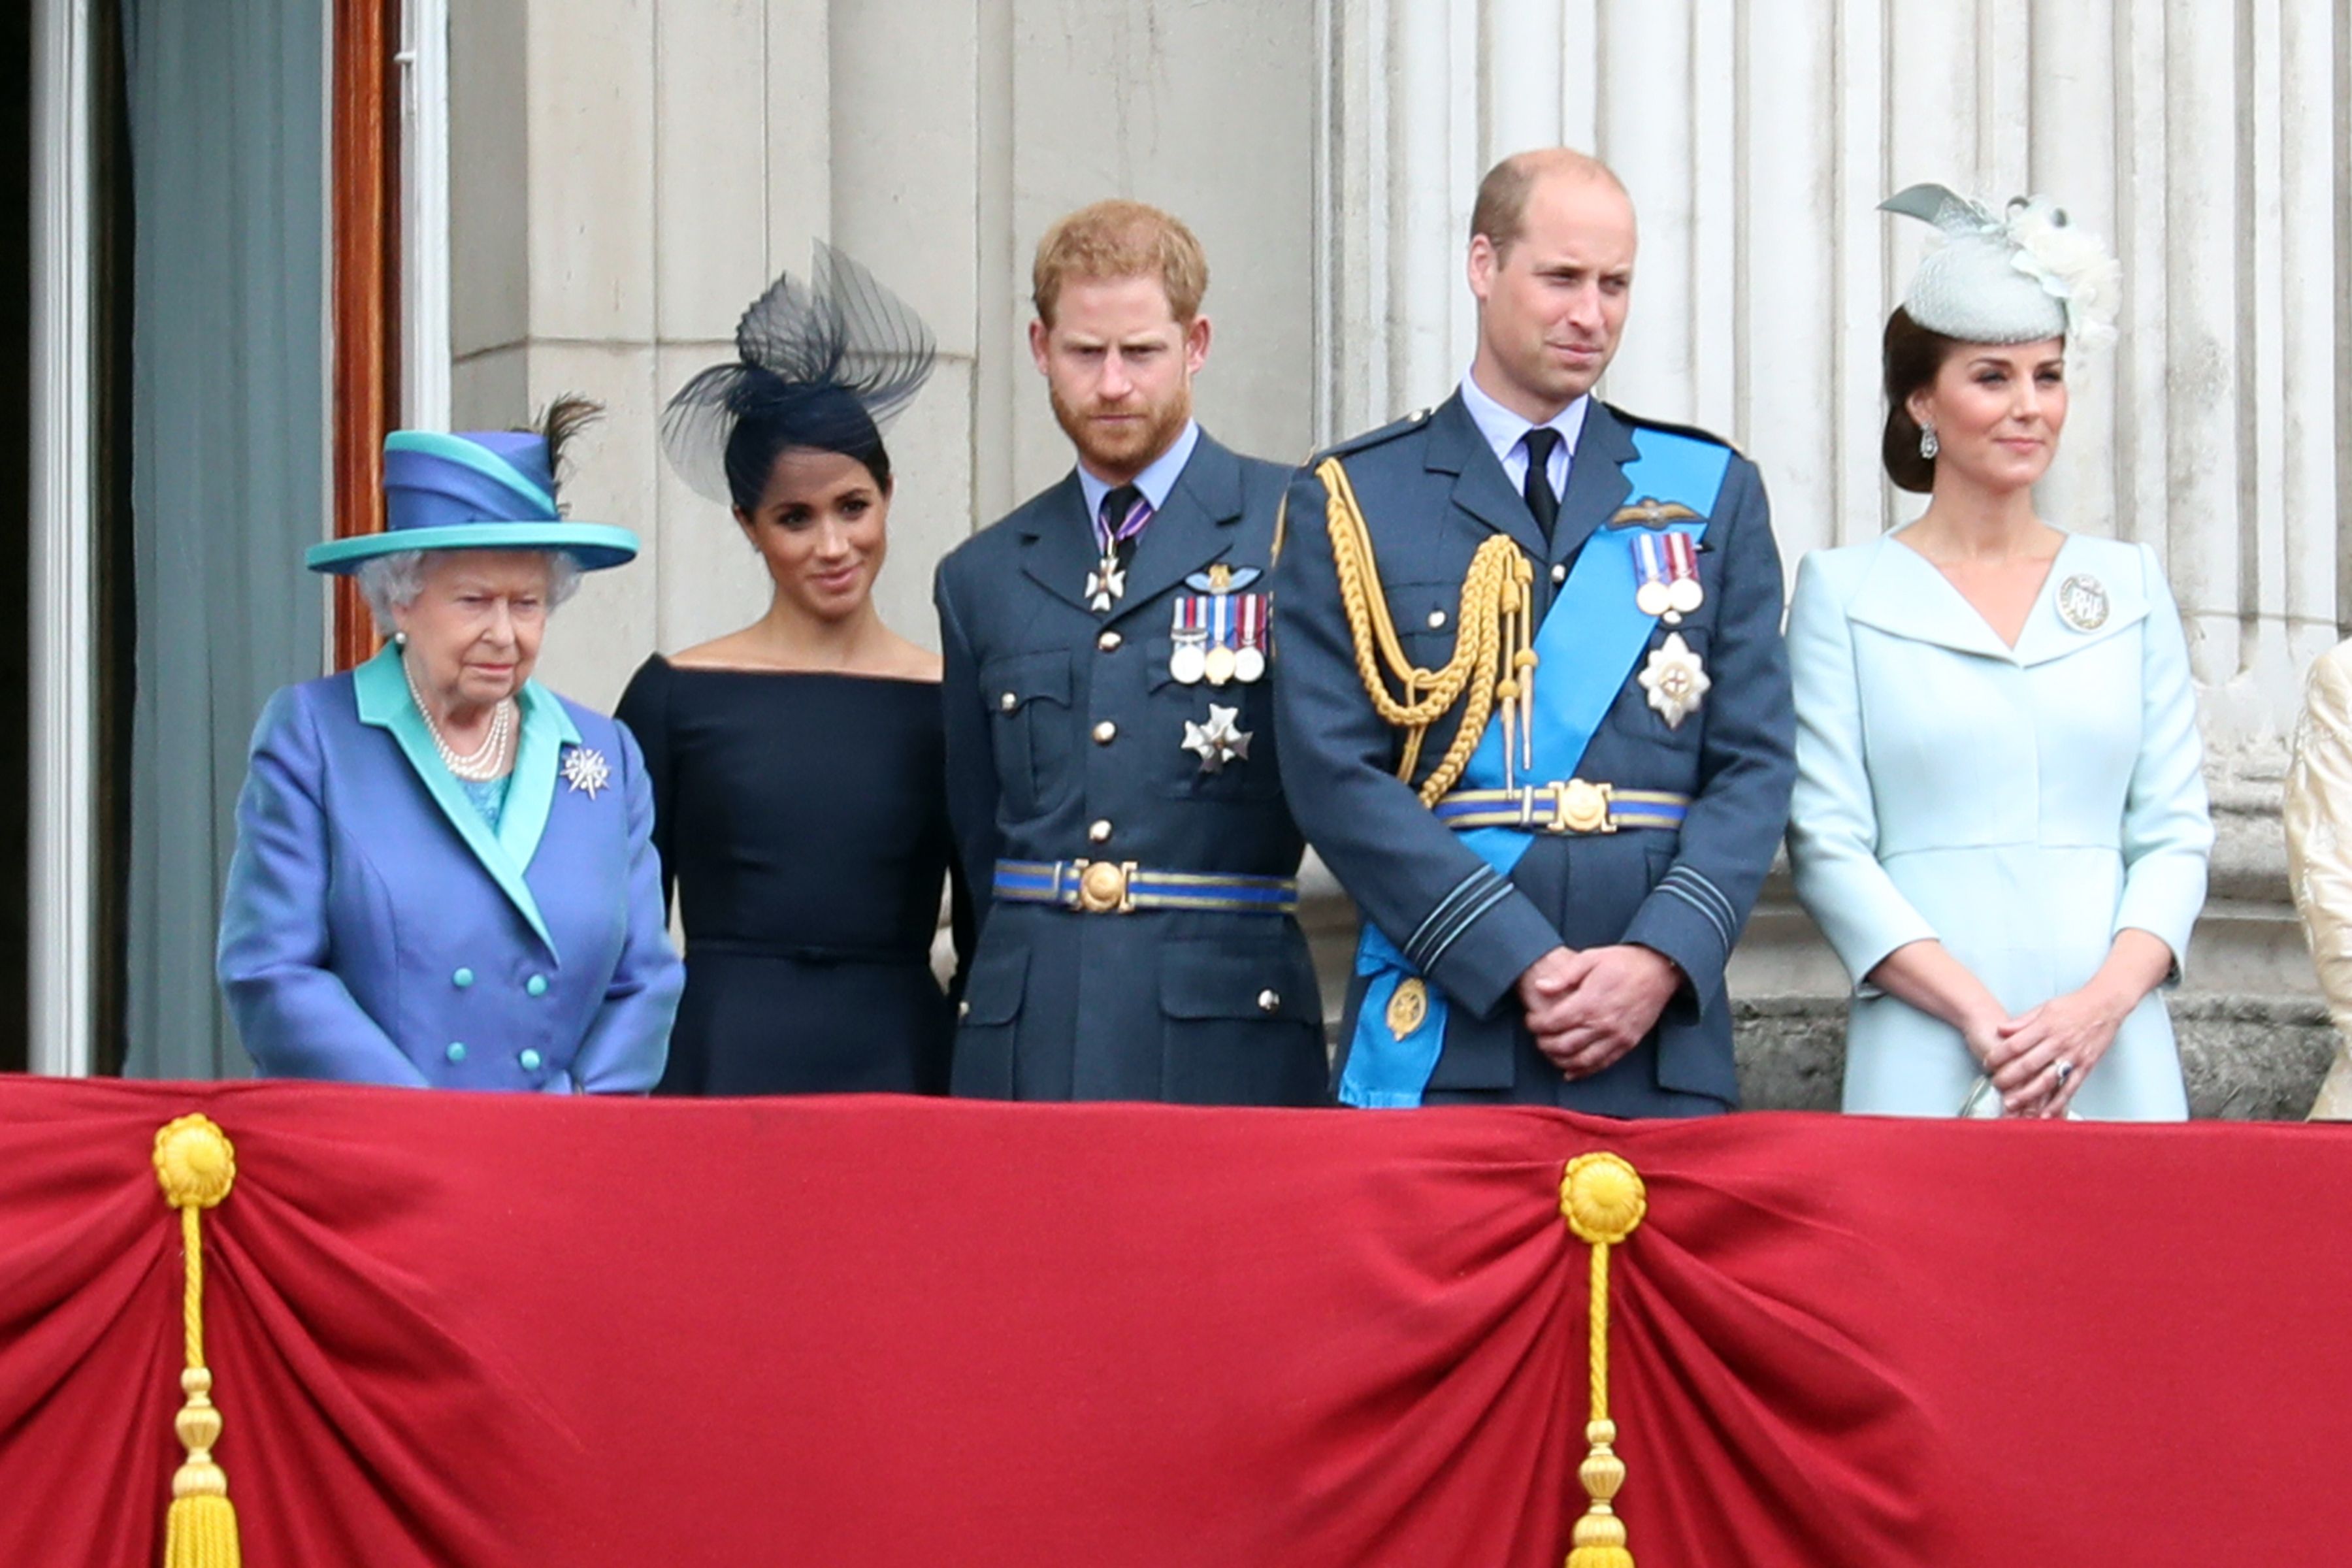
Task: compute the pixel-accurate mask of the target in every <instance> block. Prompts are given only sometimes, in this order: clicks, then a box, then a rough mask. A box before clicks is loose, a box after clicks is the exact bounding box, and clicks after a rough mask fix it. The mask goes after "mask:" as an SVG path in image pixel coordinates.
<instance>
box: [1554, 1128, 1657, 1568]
mask: <svg viewBox="0 0 2352 1568" xmlns="http://www.w3.org/2000/svg"><path fill="white" fill-rule="evenodd" d="M1649 1208H1650V1201H1649V1194H1648V1191H1647V1189H1646V1188H1645V1187H1644V1186H1643V1183H1642V1178H1641V1176H1640V1174H1639V1173H1636V1172H1635V1171H1634V1169H1633V1166H1631V1165H1629V1164H1627V1163H1625V1162H1624V1161H1623V1160H1622V1159H1620V1158H1619V1157H1618V1156H1616V1155H1614V1154H1609V1153H1594V1154H1579V1155H1578V1156H1577V1157H1576V1158H1575V1159H1573V1160H1570V1162H1569V1163H1568V1168H1567V1169H1566V1170H1565V1171H1563V1172H1562V1173H1561V1174H1560V1182H1559V1212H1560V1215H1561V1217H1562V1218H1564V1219H1565V1220H1567V1221H1568V1228H1569V1229H1570V1230H1571V1231H1573V1232H1575V1234H1576V1236H1577V1238H1578V1239H1579V1240H1580V1241H1586V1242H1590V1243H1591V1246H1592V1272H1591V1283H1592V1296H1591V1361H1590V1371H1591V1389H1592V1408H1591V1420H1590V1421H1589V1422H1587V1424H1586V1426H1585V1428H1584V1440H1585V1441H1586V1442H1587V1443H1589V1444H1590V1445H1591V1451H1590V1452H1588V1453H1587V1454H1586V1455H1585V1457H1584V1463H1583V1464H1581V1465H1580V1466H1579V1467H1578V1468H1577V1472H1576V1473H1577V1479H1579V1480H1580V1481H1582V1482H1583V1483H1584V1492H1585V1496H1586V1498H1587V1499H1588V1500H1589V1503H1588V1506H1587V1508H1586V1510H1585V1513H1584V1517H1583V1518H1581V1519H1580V1520H1578V1521H1576V1532H1575V1534H1574V1535H1573V1536H1572V1537H1571V1538H1570V1542H1571V1544H1570V1552H1569V1554H1568V1568H1633V1552H1631V1551H1630V1550H1628V1549H1627V1547H1626V1544H1625V1521H1623V1520H1622V1519H1619V1518H1618V1517H1617V1511H1616V1509H1615V1507H1614V1504H1615V1501H1616V1498H1617V1492H1618V1489H1620V1488H1621V1487H1622V1486H1623V1485H1624V1484H1625V1461H1624V1460H1622V1459H1621V1458H1618V1457H1617V1455H1616V1451H1615V1450H1614V1449H1613V1448H1612V1447H1611V1446H1610V1445H1612V1444H1613V1443H1615V1442H1616V1441H1617V1424H1616V1423H1615V1422H1614V1421H1612V1420H1611V1419H1610V1418H1609V1249H1610V1248H1611V1247H1615V1246H1617V1245H1619V1244H1620V1243H1622V1241H1623V1240H1624V1239H1625V1238H1626V1237H1629V1236H1631V1235H1633V1232H1634V1231H1635V1230H1636V1229H1638V1228H1640V1226H1641V1224H1642V1219H1643V1215H1646V1214H1648V1213H1649Z"/></svg>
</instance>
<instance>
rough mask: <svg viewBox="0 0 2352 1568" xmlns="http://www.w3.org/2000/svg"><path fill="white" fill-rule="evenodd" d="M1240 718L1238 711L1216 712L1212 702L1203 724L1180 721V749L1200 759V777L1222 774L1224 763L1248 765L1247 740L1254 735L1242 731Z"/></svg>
mask: <svg viewBox="0 0 2352 1568" xmlns="http://www.w3.org/2000/svg"><path fill="white" fill-rule="evenodd" d="M1241 716H1242V710H1240V709H1238V708H1220V707H1218V706H1217V705H1216V704H1215V703H1213V702H1212V703H1210V704H1209V721H1208V722H1207V723H1205V724H1202V723H1197V722H1195V721H1192V720H1190V719H1187V720H1186V721H1184V749H1185V750H1186V751H1188V752H1192V754H1193V755H1194V756H1196V757H1198V758H1200V759H1201V771H1202V773H1223V772H1224V770H1225V764H1226V763H1245V762H1247V761H1249V748H1250V738H1251V737H1252V736H1253V735H1255V733H1256V731H1254V730H1244V729H1242V728H1241V727H1240V724H1239V722H1238V721H1239V720H1240V719H1241Z"/></svg>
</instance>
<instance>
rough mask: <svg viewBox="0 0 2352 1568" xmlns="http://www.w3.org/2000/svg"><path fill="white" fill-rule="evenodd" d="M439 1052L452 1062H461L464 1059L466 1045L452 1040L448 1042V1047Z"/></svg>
mask: <svg viewBox="0 0 2352 1568" xmlns="http://www.w3.org/2000/svg"><path fill="white" fill-rule="evenodd" d="M441 1054H442V1055H443V1056H446V1057H447V1058H449V1059H450V1060H451V1061H453V1062H462V1061H464V1060H465V1059H466V1047H464V1046H463V1045H461V1044H459V1043H458V1042H457V1041H455V1040H452V1041H451V1042H450V1043H449V1048H448V1049H447V1050H446V1051H444V1052H442V1053H441Z"/></svg>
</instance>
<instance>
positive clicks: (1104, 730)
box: [1095, 719, 1118, 746]
mask: <svg viewBox="0 0 2352 1568" xmlns="http://www.w3.org/2000/svg"><path fill="white" fill-rule="evenodd" d="M1116 740H1118V725H1116V724H1114V723H1112V722H1111V721H1109V720H1108V719H1106V720H1104V721H1102V722H1101V723H1099V724H1097V725H1096V726H1095V744H1096V745H1097V746H1108V745H1109V744H1110V743H1111V742H1113V741H1116Z"/></svg>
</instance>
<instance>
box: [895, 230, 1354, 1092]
mask: <svg viewBox="0 0 2352 1568" xmlns="http://www.w3.org/2000/svg"><path fill="white" fill-rule="evenodd" d="M1033 281H1034V294H1035V303H1036V307H1037V320H1036V321H1035V322H1034V324H1033V325H1032V326H1031V328H1030V332H1029V345H1030V349H1031V351H1032V353H1033V354H1034V357H1035V359H1036V362H1037V367H1038V369H1039V370H1040V371H1041V372H1042V373H1043V374H1045V381H1046V384H1047V386H1048V388H1049V390H1050V393H1051V395H1052V399H1053V405H1054V413H1055V417H1056V419H1058V420H1059V421H1060V423H1061V426H1062V428H1063V431H1064V433H1065V434H1066V435H1067V436H1068V437H1070V440H1071V443H1072V445H1073V446H1075V447H1076V448H1077V459H1078V460H1077V467H1076V468H1075V469H1073V470H1072V471H1071V472H1070V473H1069V474H1068V475H1067V476H1066V477H1065V478H1064V479H1062V480H1061V482H1059V483H1058V484H1055V485H1054V486H1052V487H1051V488H1049V489H1045V490H1044V491H1042V492H1040V493H1039V494H1037V495H1036V496H1034V497H1032V498H1031V499H1030V500H1027V501H1025V502H1024V503H1023V504H1022V505H1020V506H1018V507H1016V508H1014V509H1013V512H1012V513H1011V515H1009V516H1007V517H1006V518H1005V519H1004V520H1003V521H1001V522H998V523H997V524H995V525H994V526H993V527H991V528H988V529H984V530H982V531H981V532H980V533H978V534H976V535H974V536H973V537H972V538H971V539H970V540H968V541H966V542H964V543H963V544H962V545H961V546H960V547H959V548H958V549H957V550H956V551H955V552H953V553H952V554H950V556H949V557H948V558H947V559H946V560H945V561H944V562H942V563H940V571H939V578H938V582H937V584H936V587H935V592H934V597H935V599H936V601H937V603H938V605H939V612H940V649H941V653H942V656H943V658H944V661H945V665H946V674H945V679H944V680H943V682H942V688H941V690H942V697H943V700H944V701H945V703H946V705H947V762H948V805H949V811H950V816H951V817H952V819H953V822H954V826H955V833H956V842H957V849H958V852H959V854H960V855H961V858H962V860H963V864H964V867H965V874H966V876H967V877H968V878H969V879H971V887H972V889H973V891H974V893H975V895H976V899H975V901H977V902H981V903H982V906H983V909H984V911H985V912H984V913H983V915H982V922H981V931H980V945H979V950H978V952H977V953H976V954H975V956H974V958H973V960H972V964H971V973H970V978H969V980H968V981H967V983H966V986H965V991H964V999H963V1018H962V1022H961V1025H960V1026H959V1027H958V1030H957V1034H956V1047H955V1067H954V1071H953V1077H952V1086H953V1089H954V1092H955V1093H957V1094H968V1095H979V1096H987V1097H993V1098H998V1099H1013V1100H1173V1101H1182V1102H1187V1103H1192V1104H1225V1105H1298V1104H1317V1103H1324V1102H1327V1101H1328V1092H1327V1089H1326V1087H1325V1067H1324V1060H1325V1058H1324V1047H1323V1008H1322V1004H1321V1002H1320V1001H1319V1000H1318V997H1317V994H1316V984H1315V967H1314V963H1313V962H1312V960H1311V959H1310V958H1309V957H1308V954H1307V938H1306V936H1305V935H1304V934H1303V933H1302V932H1301V931H1299V929H1298V922H1297V920H1296V919H1295V918H1294V911H1295V910H1297V906H1298V884H1297V880H1296V879H1297V875H1298V862H1299V858H1300V857H1301V856H1302V855H1303V854H1304V853H1305V849H1306V846H1305V845H1304V843H1303V842H1302V841H1301V840H1300V838H1299V835H1298V828H1297V826H1296V825H1295V824H1294V823H1293V822H1292V821H1291V819H1290V812H1289V809H1288V807H1287V806H1286V805H1285V804H1284V802H1283V795H1282V775H1281V773H1280V763H1279V748H1278V747H1277V746H1276V744H1275V735H1274V711H1273V699H1272V697H1271V695H1270V693H1269V688H1270V686H1271V683H1272V670H1271V668H1270V667H1269V660H1268V655H1269V651H1270V643H1271V622H1270V611H1271V609H1272V601H1271V599H1270V598H1269V597H1268V595H1267V592H1266V590H1267V586H1268V584H1267V582H1266V578H1265V572H1266V568H1267V566H1268V565H1269V564H1271V563H1272V557H1273V546H1274V532H1275V521H1276V516H1277V514H1278V513H1279V511H1280V509H1281V505H1282V498H1283V493H1284V487H1285V485H1286V483H1287V482H1288V479H1289V470H1288V469H1287V468H1284V467H1282V466H1280V465H1277V464H1274V463H1268V462H1264V461H1261V460H1259V459H1257V458H1244V457H1242V456H1240V455H1239V454H1237V453H1234V452H1233V451H1230V450H1228V449H1227V448H1226V447H1223V446H1221V445H1219V444H1218V443H1217V442H1216V441H1215V440H1213V438H1212V437H1209V436H1208V435H1207V433H1205V432H1204V431H1202V428H1201V427H1200V426H1199V425H1198V424H1196V423H1195V422H1194V421H1193V419H1192V376H1193V374H1195V373H1196V372H1198V371H1199V370H1200V368H1201V366H1202V363H1203V362H1204V361H1205V359H1206V358H1207V356H1208V351H1209V321H1208V318H1207V317H1206V316H1203V315H1202V314H1201V297H1202V292H1203V290H1205V289H1206V288H1207V286H1208V263H1207V260H1206V259H1205V258H1204V257H1203V256H1202V250H1201V246H1200V242H1199V241H1198V240H1197V239H1195V238H1194V237H1193V236H1192V232H1191V230H1189V229H1187V228H1186V227H1185V226H1183V225H1182V224H1181V223H1179V222H1178V221H1177V220H1176V219H1175V218H1173V217H1171V216H1169V215H1168V214H1166V213H1163V212H1160V211H1159V210H1158V209H1157V208H1153V207H1149V206H1145V205H1141V204H1140V203H1136V202H1101V203H1097V204H1096V205H1093V206H1091V207H1087V208H1085V209H1083V210H1081V211H1079V212H1076V213H1074V214H1072V215H1071V216H1068V217H1066V218H1065V219H1063V220H1062V221H1061V222H1060V223H1058V224H1056V225H1055V226H1054V227H1053V228H1052V229H1051V230H1050V231H1048V233H1047V234H1046V236H1045V239H1044V240H1043V241H1042V242H1040V244H1039V246H1038V247H1037V262H1036V267H1035V269H1034V279H1033Z"/></svg>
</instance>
